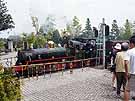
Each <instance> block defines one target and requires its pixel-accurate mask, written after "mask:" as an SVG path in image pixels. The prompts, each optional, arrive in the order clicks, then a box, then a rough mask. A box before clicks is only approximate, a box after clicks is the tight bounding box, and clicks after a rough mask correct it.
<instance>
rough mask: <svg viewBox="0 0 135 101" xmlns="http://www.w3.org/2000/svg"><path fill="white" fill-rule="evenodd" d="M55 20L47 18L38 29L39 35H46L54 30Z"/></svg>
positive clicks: (50, 17)
mask: <svg viewBox="0 0 135 101" xmlns="http://www.w3.org/2000/svg"><path fill="white" fill-rule="evenodd" d="M55 26H56V24H55V18H54V17H53V16H51V15H50V16H48V17H47V18H46V20H45V24H43V25H42V26H41V27H40V29H39V33H42V34H48V33H50V32H51V33H52V32H53V31H54V30H55Z"/></svg>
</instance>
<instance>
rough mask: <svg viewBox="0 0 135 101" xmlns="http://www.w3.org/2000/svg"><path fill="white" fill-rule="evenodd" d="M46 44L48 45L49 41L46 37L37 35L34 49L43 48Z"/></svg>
mask: <svg viewBox="0 0 135 101" xmlns="http://www.w3.org/2000/svg"><path fill="white" fill-rule="evenodd" d="M45 43H47V39H46V38H45V37H44V35H37V36H36V37H35V42H34V47H36V48H43V47H44V46H45Z"/></svg>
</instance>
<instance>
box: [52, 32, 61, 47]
mask: <svg viewBox="0 0 135 101" xmlns="http://www.w3.org/2000/svg"><path fill="white" fill-rule="evenodd" d="M52 41H53V42H54V43H56V44H59V43H60V41H61V36H60V33H59V31H58V30H55V31H53V35H52Z"/></svg>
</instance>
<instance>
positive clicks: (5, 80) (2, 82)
mask: <svg viewBox="0 0 135 101" xmlns="http://www.w3.org/2000/svg"><path fill="white" fill-rule="evenodd" d="M1 67H2V65H1V64H0V68H1ZM2 68H3V67H2ZM19 98H21V89H20V81H19V80H18V79H17V78H16V77H14V76H13V74H12V71H11V69H10V68H8V69H5V70H4V72H3V73H1V74H0V101H16V100H17V99H19Z"/></svg>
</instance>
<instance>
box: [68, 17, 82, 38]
mask: <svg viewBox="0 0 135 101" xmlns="http://www.w3.org/2000/svg"><path fill="white" fill-rule="evenodd" d="M81 29H82V27H81V24H80V20H79V19H78V18H77V17H76V16H74V18H73V20H72V23H71V24H67V26H66V31H67V32H68V33H70V36H71V37H72V38H74V37H77V36H79V34H80V33H81Z"/></svg>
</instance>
